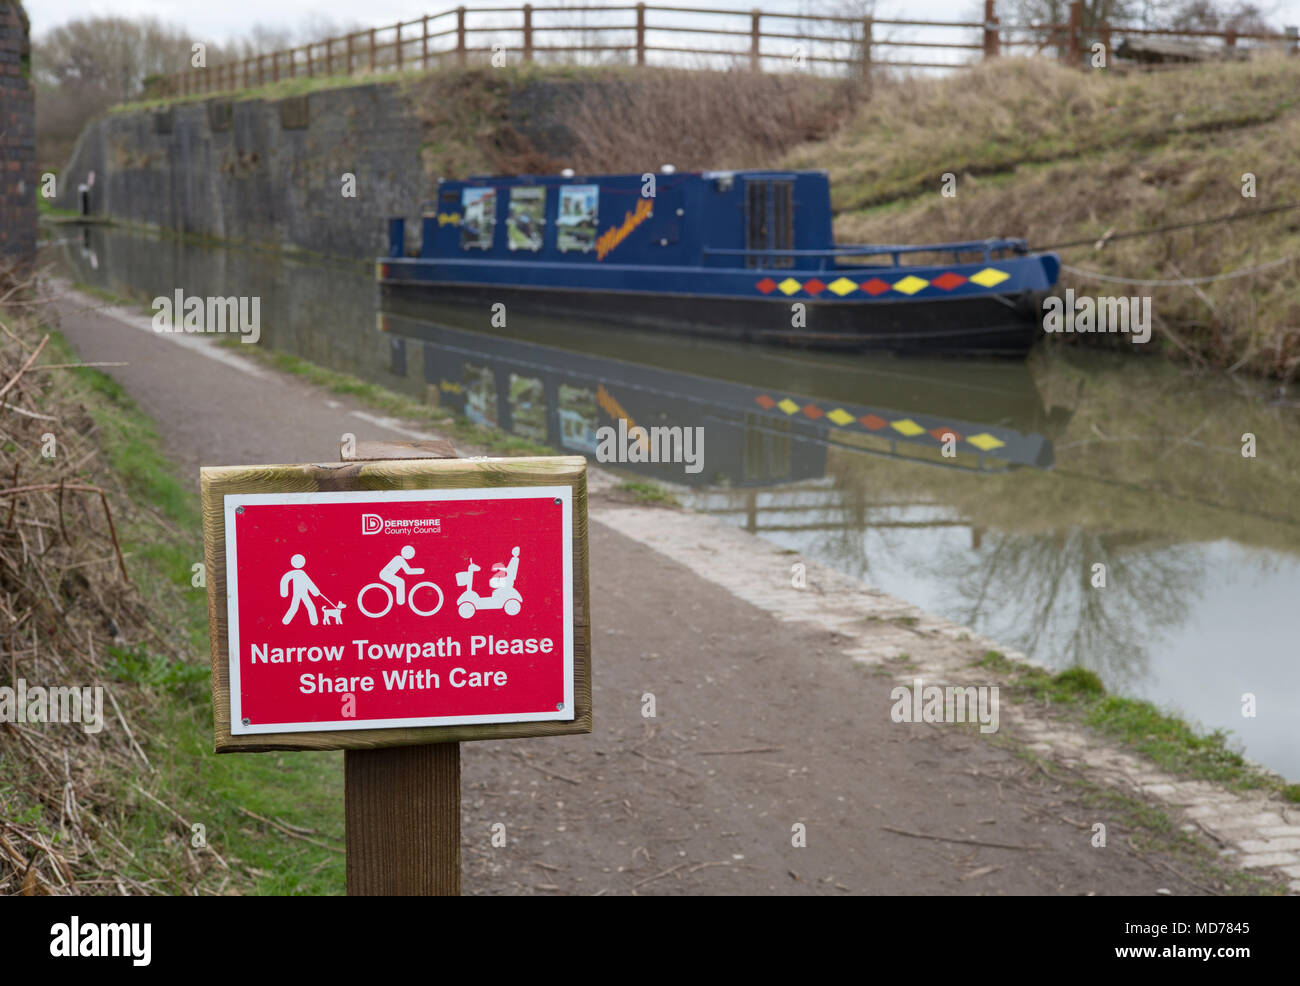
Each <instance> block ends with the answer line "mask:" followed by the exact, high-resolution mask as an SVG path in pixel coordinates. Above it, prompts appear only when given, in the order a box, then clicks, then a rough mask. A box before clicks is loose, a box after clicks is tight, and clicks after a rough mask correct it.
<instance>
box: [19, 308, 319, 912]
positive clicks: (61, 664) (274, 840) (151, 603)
mask: <svg viewBox="0 0 1300 986" xmlns="http://www.w3.org/2000/svg"><path fill="white" fill-rule="evenodd" d="M7 321H8V320H7ZM10 324H11V325H12V326H13V331H15V335H16V338H19V339H24V340H27V342H26V344H27V345H29V346H30V345H31V342H33V341H35V340H36V339H38V338H39V334H38V328H37V327H36V326H30V325H26V326H25V325H22V324H21V323H19V322H17V321H16V320H15V321H13V322H11V323H10ZM41 361H42V362H43V363H44V362H49V363H75V362H77V357H76V355H75V353H74V352H73V351H72V350H71V348H70V347H68V346H67V345H65V344H64V343H63V342H62V340H61V339H60V338H59V337H58V336H57V335H55V336H53V337H51V339H50V341H49V342H48V343H47V344H46V347H45V350H44V353H43V354H42V357H41ZM40 378H41V379H40V381H39V382H40V383H41V388H40V389H39V390H37V389H36V388H34V387H33V388H29V389H28V390H27V392H26V393H25V394H23V395H22V397H20V398H18V399H19V400H23V401H24V403H27V402H30V408H29V409H30V411H31V412H32V413H36V414H43V415H47V416H48V417H49V418H50V419H51V421H52V422H53V423H49V422H42V423H41V425H40V426H41V427H49V428H53V429H54V431H55V433H56V434H57V438H58V441H59V444H60V447H61V448H63V449H64V450H65V452H64V454H65V455H66V456H67V462H68V463H70V464H69V465H64V464H63V463H61V462H60V460H59V459H57V458H56V459H55V461H54V462H53V463H49V464H48V468H47V472H48V473H49V476H50V477H51V478H55V477H58V476H61V477H62V478H64V479H66V480H67V481H69V482H91V483H98V484H99V485H101V486H102V487H103V488H104V489H105V490H106V491H107V493H108V496H109V499H110V502H111V504H112V507H113V512H114V519H115V522H116V533H117V536H118V538H119V540H120V543H121V547H122V551H123V554H124V556H125V563H126V566H127V570H128V572H129V574H130V578H131V581H130V582H129V583H127V582H125V581H124V580H122V579H121V578H120V576H118V575H117V573H116V571H115V569H113V568H112V567H111V566H106V565H103V564H91V565H86V564H85V562H84V561H82V562H78V561H75V560H72V559H75V558H77V557H78V556H79V555H80V554H82V553H84V552H85V551H86V547H87V546H86V544H85V538H86V537H87V536H88V533H87V531H86V529H85V525H83V524H81V523H79V524H78V527H77V529H76V531H75V532H74V533H73V535H72V541H71V542H70V544H69V546H68V547H67V549H66V551H67V552H68V558H67V559H64V558H62V557H61V556H60V555H59V554H58V553H56V551H57V549H56V551H47V552H46V555H45V557H47V558H48V559H49V561H48V562H47V563H46V564H48V565H50V566H54V571H59V570H62V571H63V572H64V575H63V577H62V578H60V579H59V580H57V581H55V580H50V581H51V582H52V584H51V585H50V586H49V587H48V588H49V589H50V594H49V595H48V603H49V604H50V605H49V608H48V609H47V610H46V611H44V612H43V613H42V615H41V618H42V619H43V620H45V621H47V623H43V625H44V626H47V628H46V629H44V630H43V631H42V633H41V636H40V639H41V644H40V650H39V655H38V656H33V657H31V658H30V660H29V659H24V660H20V661H18V662H17V663H16V667H15V671H16V674H17V676H19V677H25V679H26V680H28V681H30V682H32V683H36V682H45V683H49V684H53V683H55V682H51V681H50V680H49V679H50V675H51V669H50V663H49V662H51V661H52V662H53V663H54V666H55V667H56V668H57V669H58V670H59V674H58V678H57V683H58V684H76V685H85V684H88V683H93V684H95V685H100V686H102V687H104V689H105V691H106V692H107V697H106V699H105V708H106V709H107V710H108V711H107V715H106V725H105V728H104V729H103V730H102V731H101V732H99V733H97V734H89V733H83V732H82V731H81V730H80V729H79V727H77V726H75V725H66V724H62V725H61V724H51V725H30V724H29V725H27V726H22V727H19V726H15V725H10V726H8V727H6V729H7V730H9V731H10V733H11V735H9V736H7V737H6V748H7V755H6V756H4V757H2V758H0V816H2V817H3V818H4V819H5V820H6V823H7V824H6V829H5V831H6V834H7V835H8V838H7V839H6V840H5V842H4V844H3V845H0V853H3V855H4V859H3V860H0V885H3V886H5V888H6V891H7V892H10V893H36V894H39V893H50V892H60V893H62V892H70V891H74V890H75V892H78V893H123V892H131V893H167V894H232V893H234V894H238V893H249V892H259V893H313V894H322V893H340V892H341V891H342V889H343V856H342V854H341V847H342V841H341V840H342V832H343V817H342V759H341V756H339V755H338V754H325V755H316V756H310V755H306V754H268V755H259V756H247V757H235V756H227V757H220V758H218V757H217V756H215V755H214V754H213V753H212V714H211V695H210V691H209V685H208V679H209V660H208V653H207V607H206V596H205V592H204V590H203V588H202V586H201V585H197V586H196V585H195V584H194V583H195V582H196V581H200V582H201V577H200V575H199V573H197V572H196V571H195V569H194V565H195V564H196V563H198V562H199V560H200V559H201V558H202V556H203V555H202V545H201V538H200V536H199V530H200V525H199V510H198V504H197V498H196V497H195V496H194V495H193V494H191V493H190V492H189V488H188V485H187V484H185V483H183V482H182V481H181V480H180V478H179V477H178V476H177V475H176V473H175V470H174V468H173V467H172V466H171V464H170V463H169V462H168V461H167V460H166V458H165V457H164V456H163V455H162V453H161V451H160V449H159V445H158V438H157V433H156V431H155V429H154V427H153V425H152V423H151V422H150V421H149V420H148V419H147V418H146V417H145V416H144V415H143V414H142V413H141V412H140V411H139V409H138V408H137V407H136V406H135V404H134V403H133V402H132V401H131V400H130V398H128V397H127V396H126V394H125V393H124V392H123V391H122V389H121V388H120V386H119V385H118V384H116V383H115V382H114V381H113V380H112V379H111V378H110V377H108V376H106V375H104V374H102V373H100V372H99V371H97V370H94V369H77V370H68V371H62V372H59V373H57V374H56V373H47V374H41V375H40ZM7 399H8V400H10V401H14V400H15V397H14V394H13V392H11V393H10V395H9V396H8V398H7ZM19 420H22V419H21V418H19ZM7 427H8V428H9V429H10V430H12V427H13V426H12V423H11V424H9V425H7ZM11 451H12V452H14V453H18V452H20V451H21V450H20V449H14V450H11ZM40 465H41V464H39V463H33V464H32V468H33V469H39V468H40ZM25 519H26V518H25V517H24V511H22V510H20V511H19V514H18V520H19V524H20V525H21V524H22V523H23V522H24V520H25ZM92 519H93V517H92ZM30 520H31V522H32V523H40V521H39V520H37V519H36V518H30ZM27 536H28V537H30V536H31V535H27ZM51 548H54V545H51ZM108 561H109V562H111V561H112V558H111V556H110V558H109V559H108ZM28 562H29V564H35V560H34V559H29V560H28ZM73 569H75V570H76V571H77V572H78V573H79V575H78V576H77V577H76V578H75V579H73V578H72V577H71V576H69V575H68V572H69V571H70V570H73ZM21 571H22V569H21V568H20V569H19V573H21ZM15 577H16V576H15V575H9V576H8V577H7V578H6V585H5V588H6V591H7V593H9V595H8V596H7V598H8V599H9V600H10V601H9V603H7V604H6V605H9V606H10V608H13V606H12V602H13V599H14V598H15V595H14V593H15V588H14V586H13V579H14V578H15ZM105 601H107V603H105ZM106 607H107V608H106ZM41 660H43V661H44V662H46V663H45V664H44V665H43V666H42V665H41V663H40V661H41ZM10 667H11V665H9V663H8V662H6V664H5V668H4V669H3V676H4V677H6V678H8V677H9V676H10ZM5 683H6V684H8V682H7V681H6V682H5ZM20 731H21V732H20ZM24 733H30V734H39V736H38V735H32V736H31V737H30V738H25V737H24V735H22V734H24ZM14 734H17V739H15V735H14ZM11 744H12V745H11ZM33 744H34V745H33ZM51 757H52V758H53V760H54V762H56V763H58V764H59V770H60V772H61V773H62V772H66V774H67V777H68V779H69V783H70V784H71V785H72V787H71V793H70V792H69V790H67V789H65V788H64V786H63V784H62V782H61V781H60V783H57V784H52V783H49V781H50V778H49V777H48V776H47V773H48V771H49V770H50V767H49V764H48V763H47V759H48V758H51ZM277 824H278V825H279V826H282V828H277V827H276V826H277ZM285 829H288V830H289V833H291V834H286V832H285V831H284V830H285ZM42 846H44V847H47V848H45V849H41V848H40V847H42Z"/></svg>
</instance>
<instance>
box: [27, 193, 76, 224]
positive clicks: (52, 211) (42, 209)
mask: <svg viewBox="0 0 1300 986" xmlns="http://www.w3.org/2000/svg"><path fill="white" fill-rule="evenodd" d="M36 213H37V215H40V216H49V217H50V218H51V219H75V218H78V217H80V215H81V213H79V212H78V211H77V210H76V209H60V208H59V207H58V206H56V205H51V204H50V200H49V199H47V198H46V197H45V196H44V195H39V194H38V195H37V196H36Z"/></svg>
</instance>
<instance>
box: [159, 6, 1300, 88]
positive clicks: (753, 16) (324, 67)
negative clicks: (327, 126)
mask: <svg viewBox="0 0 1300 986" xmlns="http://www.w3.org/2000/svg"><path fill="white" fill-rule="evenodd" d="M700 17H707V18H708V19H709V23H702V22H701V21H700V20H699V18H700ZM575 18H576V19H577V20H576V22H575V20H574V19H575ZM721 24H725V25H735V26H720V25H721ZM916 29H920V30H922V31H923V32H926V33H928V34H930V35H933V34H935V33H946V34H949V35H950V34H951V32H954V31H956V32H961V33H963V34H965V35H966V36H967V37H968V38H969V40H960V41H953V40H916V39H915V38H911V37H905V36H904V34H905V33H906V32H911V31H914V30H916ZM485 36H486V37H485ZM557 36H558V38H559V40H560V41H561V42H565V41H567V42H575V41H576V42H578V43H576V44H575V43H560V44H547V43H544V42H545V41H546V40H547V38H548V37H549V38H555V37H557ZM1118 36H1124V37H1126V38H1142V37H1165V38H1178V39H1184V40H1193V41H1196V42H1200V43H1202V44H1203V43H1205V42H1206V41H1210V40H1214V41H1218V42H1221V44H1222V45H1223V46H1224V47H1225V48H1228V49H1234V48H1236V47H1237V45H1238V42H1242V41H1245V42H1268V43H1273V44H1278V45H1284V46H1286V47H1287V48H1288V49H1289V50H1291V51H1292V52H1293V53H1294V52H1295V51H1296V47H1297V40H1296V29H1295V28H1287V29H1286V33H1284V34H1246V33H1241V34H1239V33H1237V32H1234V31H1226V32H1220V31H1170V30H1159V29H1146V28H1132V27H1121V26H1113V25H1109V24H1105V23H1102V24H1087V23H1085V11H1084V7H1083V4H1082V3H1081V2H1080V0H1073V2H1072V3H1071V5H1070V19H1069V22H1068V23H1065V24H1024V25H1004V24H1002V23H1001V22H1000V21H999V20H998V17H997V12H996V4H995V0H985V3H984V19H983V20H982V21H924V20H888V19H873V18H870V17H867V18H854V17H833V16H825V15H806V14H779V13H769V12H767V11H759V10H754V11H752V12H749V13H745V12H738V11H734V10H718V9H710V8H698V7H659V6H653V5H649V4H645V3H638V4H636V5H634V6H591V7H545V6H536V7H535V6H533V5H532V4H524V5H523V6H522V7H497V8H484V7H456V8H455V9H453V10H444V11H443V12H442V13H439V14H430V15H427V16H425V17H422V18H420V19H418V20H412V21H404V22H400V23H397V24H393V25H391V26H388V27H379V28H373V27H372V28H369V29H368V30H365V31H358V32H356V33H353V34H347V35H343V36H341V37H336V38H325V39H323V40H321V41H315V42H312V43H310V44H306V45H302V46H300V47H296V48H288V49H284V50H282V51H273V52H268V53H265V54H260V55H253V56H251V57H249V58H244V59H240V60H237V61H230V62H224V63H222V64H218V65H212V66H208V67H204V68H190V69H187V70H185V71H183V72H177V73H175V74H173V75H169V76H164V77H162V78H159V79H155V80H153V81H152V82H151V84H150V86H149V89H150V92H149V93H148V94H149V95H152V96H175V95H191V94H198V93H214V92H237V91H239V90H244V89H252V88H256V87H259V86H263V85H266V84H268V83H273V82H279V81H280V80H282V79H293V78H312V77H316V76H337V75H344V76H352V75H361V74H374V73H382V72H403V71H407V70H415V69H421V70H427V69H430V68H435V67H439V66H443V65H457V66H464V65H468V64H470V63H471V62H487V63H492V64H504V62H505V61H512V62H519V61H522V62H525V63H547V62H552V63H553V62H570V63H572V62H583V61H585V62H588V63H593V64H594V63H601V62H606V63H612V64H627V65H655V64H659V65H665V64H666V65H677V66H685V67H692V68H747V69H748V70H750V71H754V72H760V71H791V70H792V69H803V70H807V69H810V68H811V69H812V70H814V71H822V72H827V71H830V72H841V73H845V74H848V73H853V72H859V73H860V72H863V71H869V70H870V69H871V68H873V67H876V66H887V67H894V68H924V69H954V68H960V67H963V66H964V65H968V64H970V63H971V62H973V61H976V60H979V59H986V58H995V57H997V56H999V55H1000V54H1002V52H1003V51H1005V50H1007V49H1016V48H1021V49H1029V50H1031V51H1033V52H1037V53H1044V52H1051V53H1053V54H1055V55H1056V57H1058V58H1060V59H1061V60H1063V61H1065V62H1067V63H1070V64H1076V65H1082V64H1084V62H1085V59H1086V58H1087V57H1088V55H1089V51H1090V47H1091V45H1092V44H1093V43H1094V42H1095V41H1100V42H1101V43H1102V44H1104V45H1105V46H1106V51H1107V52H1108V53H1109V52H1110V51H1111V50H1112V49H1111V44H1112V42H1113V40H1114V38H1116V37H1118ZM677 38H680V39H681V41H680V43H678V44H667V43H663V42H664V41H665V40H671V39H677ZM765 41H766V42H769V44H767V45H764V42H765ZM539 42H542V43H539ZM772 42H775V44H776V45H777V46H779V47H780V49H781V50H776V49H775V48H774V46H773V44H772ZM908 49H911V50H914V51H915V50H918V49H919V51H918V54H920V53H923V52H929V51H936V50H946V51H950V52H959V53H964V56H965V57H963V58H960V59H958V60H953V61H922V60H914V59H910V58H909V59H904V60H901V61H900V60H897V58H896V54H897V52H898V51H900V50H903V51H906V50H908ZM882 54H883V55H884V57H881V56H882Z"/></svg>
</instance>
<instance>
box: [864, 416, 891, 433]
mask: <svg viewBox="0 0 1300 986" xmlns="http://www.w3.org/2000/svg"><path fill="white" fill-rule="evenodd" d="M858 420H859V421H861V422H862V423H863V424H864V425H866V426H867V427H868V428H870V429H871V430H872V431H879V430H880V429H881V428H883V427H885V425H887V424H889V422H888V421H886V420H885V419H884V418H882V417H880V415H878V414H868V415H867V416H866V417H865V418H858Z"/></svg>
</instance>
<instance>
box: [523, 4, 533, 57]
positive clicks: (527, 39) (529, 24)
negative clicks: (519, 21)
mask: <svg viewBox="0 0 1300 986" xmlns="http://www.w3.org/2000/svg"><path fill="white" fill-rule="evenodd" d="M532 60H533V5H532V4H531V3H526V4H524V61H525V62H531V61H532Z"/></svg>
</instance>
